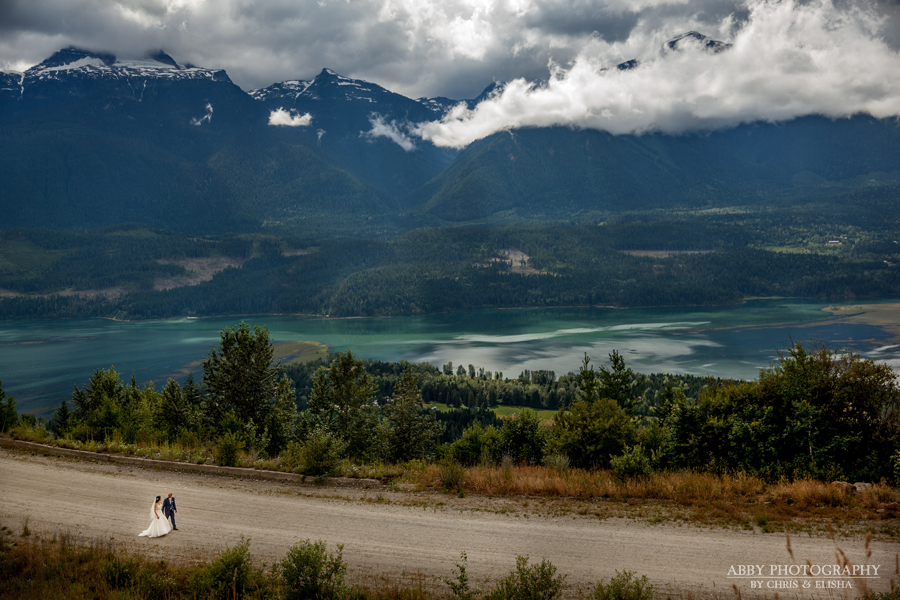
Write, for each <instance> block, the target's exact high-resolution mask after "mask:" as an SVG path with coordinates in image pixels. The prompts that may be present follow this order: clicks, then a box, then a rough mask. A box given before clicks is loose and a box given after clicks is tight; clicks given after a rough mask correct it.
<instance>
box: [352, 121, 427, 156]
mask: <svg viewBox="0 0 900 600" xmlns="http://www.w3.org/2000/svg"><path fill="white" fill-rule="evenodd" d="M369 123H370V124H371V125H372V129H371V130H369V131H363V132H361V133H360V136H362V137H366V138H369V139H375V138H379V137H386V138H388V139H389V140H391V141H392V142H394V143H395V144H397V145H398V146H400V147H401V148H403V149H404V150H405V151H407V152H412V151H413V150H415V149H416V144H415V142H413V141H412V140H411V139H410V138H409V136H408V135H407V134H405V133H404V132H403V131H401V130H400V127H401V126H400V125H398V124H397V122H396V121H391V122H387V121H385V119H384V117H383V116H381V115H378V114H373V115H371V116H370V117H369Z"/></svg>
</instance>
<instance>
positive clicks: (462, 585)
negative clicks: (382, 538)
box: [444, 552, 479, 600]
mask: <svg viewBox="0 0 900 600" xmlns="http://www.w3.org/2000/svg"><path fill="white" fill-rule="evenodd" d="M459 560H460V562H458V563H456V569H454V571H455V575H456V579H450V578H449V577H445V578H444V583H446V584H447V585H448V586H450V592H451V593H452V594H453V597H454V598H459V600H472V599H473V598H476V597H477V596H478V595H479V592H478V590H473V589H472V588H471V587H469V574H468V573H467V572H466V566H467V565H468V562H469V557H468V556H466V553H465V552H462V553H460V555H459Z"/></svg>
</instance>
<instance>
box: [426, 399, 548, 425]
mask: <svg viewBox="0 0 900 600" xmlns="http://www.w3.org/2000/svg"><path fill="white" fill-rule="evenodd" d="M425 406H426V407H428V408H431V407H434V408H436V409H438V410H439V411H441V412H447V411H450V410H453V407H452V406H449V405H447V404H444V403H443V402H432V403H431V404H426V405H425ZM526 409H528V410H534V409H533V408H530V407H528V406H507V405H501V406H492V407H491V410H492V411H494V414H496V415H497V416H498V417H500V418H501V419H505V418H508V417H511V416H513V415H515V414H516V413H519V412H521V411H523V410H526ZM535 412H536V413H537V416H538V418H539V419H540V420H541V421H547V420H549V419H552V418H553V415H555V414H556V411H555V410H536V411H535Z"/></svg>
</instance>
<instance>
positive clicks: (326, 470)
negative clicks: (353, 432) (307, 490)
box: [300, 426, 347, 477]
mask: <svg viewBox="0 0 900 600" xmlns="http://www.w3.org/2000/svg"><path fill="white" fill-rule="evenodd" d="M346 451H347V444H346V443H345V442H344V440H342V439H341V438H340V437H338V436H336V435H335V434H333V433H331V432H330V431H328V429H326V428H324V427H321V426H320V427H316V428H315V429H313V430H312V432H311V433H310V434H309V437H308V438H307V439H306V442H305V443H304V444H303V449H302V450H301V451H300V460H301V462H302V463H303V472H304V473H306V474H308V475H313V476H314V477H326V476H328V475H332V474H334V473H335V472H337V471H338V469H339V468H340V465H341V459H342V458H343V456H344V453H345V452H346Z"/></svg>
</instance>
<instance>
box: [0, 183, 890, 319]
mask: <svg viewBox="0 0 900 600" xmlns="http://www.w3.org/2000/svg"><path fill="white" fill-rule="evenodd" d="M889 200H890V199H886V198H885V197H884V195H883V194H882V193H881V192H871V193H867V192H865V191H862V192H852V193H850V192H847V193H846V194H843V195H840V194H838V195H836V196H834V197H833V198H832V201H830V202H822V203H819V204H817V205H810V204H808V203H804V204H797V205H787V206H783V207H781V208H773V207H771V206H769V207H738V208H734V209H721V210H718V209H717V210H708V211H696V212H691V213H679V212H677V211H650V212H645V213H639V214H638V213H635V214H629V215H622V216H618V217H609V218H608V219H607V220H605V221H602V222H594V223H590V224H572V225H545V226H537V225H522V226H502V227H500V226H498V227H488V226H472V227H460V228H440V229H416V230H413V231H410V232H408V233H405V234H403V235H400V236H398V237H394V238H329V239H313V238H309V239H305V238H295V237H290V236H276V235H263V234H253V235H250V234H247V235H236V236H225V237H189V236H187V235H185V234H179V233H171V232H164V231H157V230H150V229H147V228H144V227H140V226H124V227H117V228H112V229H102V230H96V231H90V232H47V231H39V230H5V231H2V232H0V290H3V294H2V296H0V317H2V318H7V319H14V318H37V317H64V316H106V317H113V316H114V317H119V318H129V319H144V318H162V317H171V316H207V315H223V314H273V313H279V314H284V313H293V314H307V315H332V316H370V315H413V314H424V313H435V312H444V311H458V310H470V309H485V308H501V307H545V306H573V305H604V306H619V307H639V306H675V305H710V304H730V303H737V302H740V301H742V300H743V299H745V298H748V297H761V296H762V297H765V296H784V297H805V298H820V299H846V298H860V297H887V296H893V295H896V294H898V293H900V270H898V269H900V244H898V243H897V242H898V240H896V239H895V238H897V237H898V235H897V227H896V223H897V219H898V214H897V211H898V209H897V207H895V206H894V205H893V203H892V202H891V201H889ZM513 257H515V258H513ZM216 264H217V265H218V267H213V266H211V265H216ZM204 269H205V273H204Z"/></svg>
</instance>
